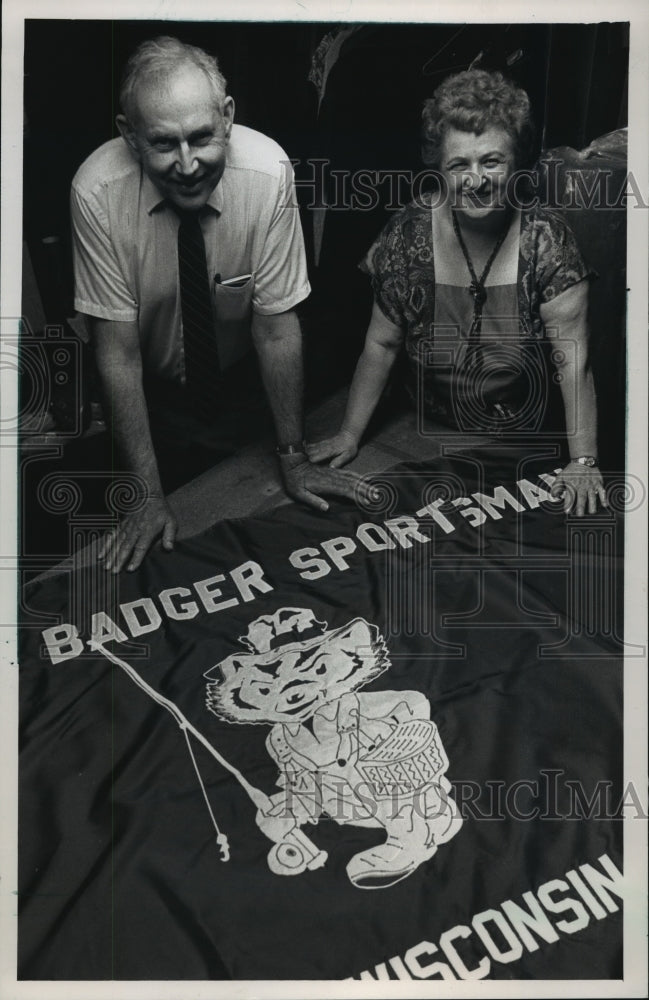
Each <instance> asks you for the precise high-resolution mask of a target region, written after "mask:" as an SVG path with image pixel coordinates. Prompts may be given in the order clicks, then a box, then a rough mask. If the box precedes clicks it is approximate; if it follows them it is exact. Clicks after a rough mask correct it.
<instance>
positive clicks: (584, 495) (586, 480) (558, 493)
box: [550, 462, 608, 517]
mask: <svg viewBox="0 0 649 1000" xmlns="http://www.w3.org/2000/svg"><path fill="white" fill-rule="evenodd" d="M550 493H551V495H552V496H553V497H556V498H557V499H560V498H561V497H563V509H564V511H565V512H566V514H567V513H569V512H570V510H573V512H574V513H575V514H576V515H577V517H583V516H584V514H585V513H586V508H588V513H589V514H594V513H595V512H596V511H597V499H598V498H599V502H600V503H601V505H602V507H608V500H607V499H606V490H605V489H604V480H603V479H602V474H601V472H600V471H599V469H598V468H597V466H593V467H592V468H591V467H589V466H587V465H581V464H580V463H579V462H570V463H569V464H568V465H566V467H565V469H563V470H562V471H561V472H560V473H559V475H558V476H557V478H556V479H555V481H554V483H553V484H552V488H551V490H550Z"/></svg>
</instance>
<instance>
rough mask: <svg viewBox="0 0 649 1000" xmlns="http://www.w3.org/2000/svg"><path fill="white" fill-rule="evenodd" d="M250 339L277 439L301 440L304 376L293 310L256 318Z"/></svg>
mask: <svg viewBox="0 0 649 1000" xmlns="http://www.w3.org/2000/svg"><path fill="white" fill-rule="evenodd" d="M253 338H254V342H255V347H256V349H257V355H258V358H259V367H260V370H261V377H262V380H263V383H264V388H265V390H266V395H267V396H268V402H269V404H270V408H271V412H272V414H273V421H274V423H275V432H276V434H277V440H278V441H279V442H280V444H281V443H289V442H295V441H301V440H302V438H303V436H304V411H303V407H304V375H303V357H302V332H301V330H300V323H299V320H298V318H297V316H296V314H295V313H294V312H292V311H291V312H289V313H283V314H281V316H258V317H256V318H255V322H254V324H253Z"/></svg>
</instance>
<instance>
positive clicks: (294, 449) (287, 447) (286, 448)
mask: <svg viewBox="0 0 649 1000" xmlns="http://www.w3.org/2000/svg"><path fill="white" fill-rule="evenodd" d="M275 450H276V452H277V454H278V455H280V456H282V457H283V456H286V455H306V442H305V441H291V442H289V443H288V444H278V445H277V448H276V449H275Z"/></svg>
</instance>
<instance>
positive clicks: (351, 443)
mask: <svg viewBox="0 0 649 1000" xmlns="http://www.w3.org/2000/svg"><path fill="white" fill-rule="evenodd" d="M306 450H307V454H308V456H309V459H310V461H312V462H326V461H327V459H328V458H330V459H331V461H330V462H329V466H330V468H332V469H339V468H340V467H341V465H347V463H348V462H351V460H352V459H353V458H356V456H357V454H358V438H357V437H355V436H354V435H353V434H352V433H351V432H350V431H338V433H337V434H334V436H333V437H330V438H327V439H326V440H325V441H316V442H315V443H314V444H307V446H306Z"/></svg>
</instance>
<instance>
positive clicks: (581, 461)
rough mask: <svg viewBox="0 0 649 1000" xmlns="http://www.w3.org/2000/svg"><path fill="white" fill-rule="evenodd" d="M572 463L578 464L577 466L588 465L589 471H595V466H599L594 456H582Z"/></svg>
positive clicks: (572, 459)
mask: <svg viewBox="0 0 649 1000" xmlns="http://www.w3.org/2000/svg"><path fill="white" fill-rule="evenodd" d="M570 461H571V462H576V463H577V465H586V466H588V468H589V469H594V468H595V466H597V465H599V462H598V461H597V459H596V458H595V456H594V455H580V456H579V458H571V459H570Z"/></svg>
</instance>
